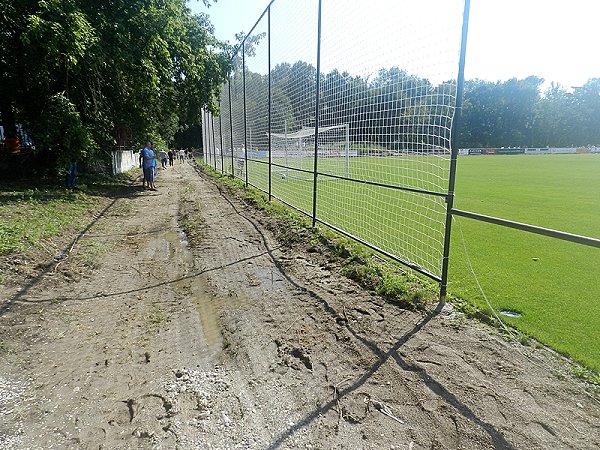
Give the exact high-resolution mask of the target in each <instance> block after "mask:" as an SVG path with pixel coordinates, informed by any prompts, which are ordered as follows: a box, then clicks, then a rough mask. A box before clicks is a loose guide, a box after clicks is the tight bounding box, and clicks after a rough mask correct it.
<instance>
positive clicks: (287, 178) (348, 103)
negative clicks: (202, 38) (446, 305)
mask: <svg viewBox="0 0 600 450" xmlns="http://www.w3.org/2000/svg"><path fill="white" fill-rule="evenodd" d="M464 8H465V3H464V1H463V0H452V1H450V2H442V3H441V2H438V1H433V0H424V1H420V2H416V1H391V0H390V1H385V0H382V1H381V2H378V4H377V8H367V9H365V8H364V3H363V2H347V1H342V0H310V1H305V2H295V1H292V0H277V1H272V2H271V3H270V4H269V6H268V7H267V9H266V10H265V12H264V13H263V15H262V16H261V17H260V18H259V20H258V21H257V23H256V24H255V26H254V27H253V28H252V30H251V31H250V33H248V35H247V36H246V39H245V40H244V41H243V43H242V44H241V45H240V46H239V47H238V49H237V52H236V54H235V55H234V57H233V62H234V68H233V71H232V74H231V76H230V79H229V82H228V83H227V84H225V85H224V86H223V89H222V93H221V98H220V115H219V116H217V117H213V116H211V115H210V114H208V113H206V114H205V115H206V116H207V117H208V119H206V118H205V122H206V123H205V126H206V128H205V138H204V143H205V145H206V146H207V147H205V148H206V150H207V151H205V153H204V155H205V156H204V157H205V162H206V163H207V164H209V165H211V166H212V167H214V168H215V169H217V170H219V171H221V172H223V173H228V174H231V175H233V176H235V177H237V178H240V179H241V180H243V181H245V182H246V183H248V184H250V185H252V186H254V187H256V188H258V189H260V190H262V191H264V192H266V193H268V194H269V197H271V196H273V197H275V198H277V199H279V200H281V201H282V202H284V203H286V204H288V205H289V206H291V207H293V208H296V209H298V210H299V211H301V212H303V213H305V214H307V215H309V216H310V217H311V218H312V220H313V223H316V222H319V223H323V224H326V225H328V226H331V227H332V228H334V229H337V230H338V231H340V232H342V233H344V234H347V235H348V236H351V237H353V238H354V239H357V240H359V241H361V242H363V243H365V244H366V245H369V246H370V247H372V248H375V249H377V250H378V251H381V252H383V253H384V254H386V255H388V256H390V257H391V258H394V259H396V260H398V261H400V262H402V263H404V264H406V265H407V266H409V267H411V268H413V269H415V270H417V271H419V272H421V273H423V274H425V275H427V276H429V277H431V278H432V279H434V280H436V281H442V272H443V264H444V261H445V259H444V240H445V239H447V236H446V235H447V233H446V229H447V226H446V218H447V214H448V211H447V200H448V197H449V194H448V182H449V178H450V177H449V174H450V166H451V154H452V146H451V138H452V122H453V120H454V118H455V112H456V99H457V80H458V79H459V76H458V73H459V54H460V49H461V45H462V46H463V47H464V40H465V38H466V36H463V34H462V33H461V27H462V25H463V18H464V16H463V10H464ZM215 122H218V125H215ZM211 135H214V136H212V137H211ZM219 135H222V137H221V136H219ZM217 143H218V144H220V146H218V145H217ZM219 153H220V155H222V156H223V159H224V160H225V163H224V164H221V162H220V161H219ZM228 159H229V160H230V162H227V161H228Z"/></svg>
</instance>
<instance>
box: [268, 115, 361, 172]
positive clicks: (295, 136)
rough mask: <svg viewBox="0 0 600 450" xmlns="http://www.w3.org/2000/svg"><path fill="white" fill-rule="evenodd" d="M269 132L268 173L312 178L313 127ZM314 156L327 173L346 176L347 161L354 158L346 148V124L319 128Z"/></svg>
mask: <svg viewBox="0 0 600 450" xmlns="http://www.w3.org/2000/svg"><path fill="white" fill-rule="evenodd" d="M285 128H286V130H285V131H284V132H283V133H271V157H272V161H273V170H272V173H273V174H275V175H278V176H281V178H288V177H290V178H295V179H300V180H303V179H306V180H312V179H313V169H314V156H315V128H314V127H312V128H311V127H302V128H301V129H300V130H296V131H288V130H287V124H286V127H285ZM317 156H318V159H319V164H323V165H324V166H325V167H324V168H325V169H326V171H327V173H329V174H332V175H335V176H338V177H349V176H350V158H351V157H353V156H357V152H356V150H354V151H353V150H351V148H350V127H349V124H347V123H346V124H341V125H333V126H329V127H323V128H320V129H319V131H318V133H317Z"/></svg>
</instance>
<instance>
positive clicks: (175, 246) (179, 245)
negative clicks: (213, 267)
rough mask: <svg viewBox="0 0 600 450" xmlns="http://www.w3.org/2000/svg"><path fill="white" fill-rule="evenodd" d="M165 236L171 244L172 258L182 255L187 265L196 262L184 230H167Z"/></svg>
mask: <svg viewBox="0 0 600 450" xmlns="http://www.w3.org/2000/svg"><path fill="white" fill-rule="evenodd" d="M164 237H165V240H166V241H167V242H168V244H169V252H170V256H171V258H176V257H181V259H182V262H183V263H184V264H185V265H187V266H191V265H193V264H194V256H193V255H192V252H191V251H190V249H189V247H188V241H187V237H186V235H185V233H184V232H183V231H181V230H179V231H167V232H166V233H165V234H164Z"/></svg>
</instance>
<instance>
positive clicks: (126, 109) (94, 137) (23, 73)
mask: <svg viewBox="0 0 600 450" xmlns="http://www.w3.org/2000/svg"><path fill="white" fill-rule="evenodd" d="M185 3H186V2H185V0H0V49H2V51H1V52H0V114H1V118H2V122H3V124H4V127H5V130H6V133H7V134H11V133H15V132H16V124H17V123H21V124H23V125H24V126H25V128H26V129H27V131H28V132H29V134H30V135H31V137H32V138H33V140H34V142H35V145H36V151H38V152H49V153H51V154H53V158H52V160H53V161H55V162H56V163H62V162H64V161H66V160H70V159H81V158H83V157H85V156H86V154H87V155H88V156H91V155H93V154H94V153H95V152H97V151H98V150H107V149H111V148H112V147H113V146H114V145H134V144H135V145H139V144H141V143H143V141H144V140H145V139H147V138H148V137H149V136H152V137H154V138H155V139H159V140H162V141H165V142H170V141H172V140H173V137H174V135H175V133H176V132H177V131H181V130H185V129H187V128H190V127H193V126H194V125H197V124H199V123H200V118H201V110H202V108H207V109H208V110H210V111H213V112H216V111H217V106H216V102H215V97H216V96H217V95H218V93H219V90H220V86H221V84H222V83H223V82H224V81H225V79H226V76H227V73H228V72H229V70H230V65H231V63H230V57H229V53H230V51H229V50H230V49H229V47H228V46H227V45H226V44H224V43H221V42H219V41H218V40H217V39H216V38H215V37H214V30H213V27H212V25H211V23H210V21H209V19H208V16H207V15H205V14H199V15H192V14H191V12H190V10H189V9H188V8H187V7H186V4H185ZM204 3H205V4H208V3H207V0H205V1H204Z"/></svg>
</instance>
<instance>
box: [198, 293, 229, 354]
mask: <svg viewBox="0 0 600 450" xmlns="http://www.w3.org/2000/svg"><path fill="white" fill-rule="evenodd" d="M214 301H215V299H214V298H211V297H210V296H208V295H198V293H196V292H194V304H195V305H196V311H197V312H198V318H199V319H200V323H201V324H202V334H204V338H205V339H206V343H207V344H208V345H210V346H213V345H217V344H222V343H223V339H222V336H221V328H220V327H219V322H218V320H217V311H216V308H215V304H214Z"/></svg>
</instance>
